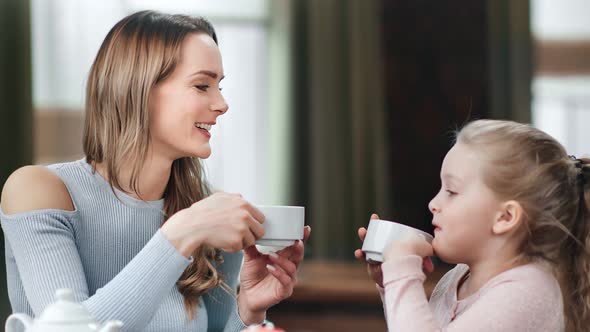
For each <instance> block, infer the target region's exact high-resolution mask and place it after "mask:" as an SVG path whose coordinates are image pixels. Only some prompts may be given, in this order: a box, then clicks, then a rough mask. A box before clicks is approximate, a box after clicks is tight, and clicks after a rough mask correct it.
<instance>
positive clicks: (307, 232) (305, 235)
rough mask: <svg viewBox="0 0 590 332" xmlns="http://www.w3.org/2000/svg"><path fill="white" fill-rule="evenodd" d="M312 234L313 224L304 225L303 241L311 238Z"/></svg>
mask: <svg viewBox="0 0 590 332" xmlns="http://www.w3.org/2000/svg"><path fill="white" fill-rule="evenodd" d="M310 235H311V226H309V225H307V226H305V227H303V242H304V243H305V242H307V239H309V236H310Z"/></svg>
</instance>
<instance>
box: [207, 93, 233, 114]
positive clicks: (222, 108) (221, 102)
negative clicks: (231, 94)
mask: <svg viewBox="0 0 590 332" xmlns="http://www.w3.org/2000/svg"><path fill="white" fill-rule="evenodd" d="M228 109H229V106H228V105H227V102H225V98H223V95H222V94H221V93H219V96H218V97H217V99H216V100H215V103H213V104H212V105H211V110H212V111H213V112H219V113H220V114H219V115H223V114H225V113H226V112H227V110H228Z"/></svg>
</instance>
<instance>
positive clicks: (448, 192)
mask: <svg viewBox="0 0 590 332" xmlns="http://www.w3.org/2000/svg"><path fill="white" fill-rule="evenodd" d="M446 192H447V194H448V195H449V196H455V195H457V193H456V192H454V191H451V190H446Z"/></svg>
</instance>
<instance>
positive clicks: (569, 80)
mask: <svg viewBox="0 0 590 332" xmlns="http://www.w3.org/2000/svg"><path fill="white" fill-rule="evenodd" d="M588 13H590V2H589V1H588V0H562V1H554V0H531V15H532V17H531V22H532V32H533V37H534V39H535V43H536V45H535V54H536V59H535V62H536V68H535V74H534V77H533V86H532V89H533V101H532V111H533V122H534V124H535V125H536V126H537V127H539V128H540V129H543V130H545V131H547V132H548V133H549V134H551V135H553V136H554V137H556V138H557V139H558V140H559V141H560V142H561V143H562V144H564V145H565V147H566V148H567V150H568V152H569V153H571V154H575V155H577V156H582V155H588V154H590V144H589V143H588V142H590V130H589V124H590V57H589V56H588V55H589V54H590V24H589V23H588Z"/></svg>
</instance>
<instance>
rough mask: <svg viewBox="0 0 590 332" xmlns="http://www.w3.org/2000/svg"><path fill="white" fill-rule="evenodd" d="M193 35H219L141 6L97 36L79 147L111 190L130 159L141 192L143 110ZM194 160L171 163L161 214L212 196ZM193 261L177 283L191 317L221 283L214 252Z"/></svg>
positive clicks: (196, 22) (197, 21) (195, 21)
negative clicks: (98, 43) (101, 172)
mask: <svg viewBox="0 0 590 332" xmlns="http://www.w3.org/2000/svg"><path fill="white" fill-rule="evenodd" d="M193 33H204V34H207V35H209V36H210V37H211V38H213V40H214V41H215V43H217V36H216V34H215V30H214V29H213V27H212V26H211V24H210V23H209V22H208V21H207V20H205V19H203V18H195V17H189V16H184V15H168V14H162V13H158V12H154V11H142V12H138V13H135V14H132V15H129V16H127V17H125V18H124V19H122V20H121V21H119V22H118V23H117V24H116V25H115V26H114V27H113V28H112V29H111V31H110V32H109V33H108V35H107V36H106V38H105V40H104V41H103V43H102V45H101V47H100V49H99V51H98V54H97V56H96V59H95V60H94V63H93V64H92V67H91V69H90V74H89V77H88V84H87V87H86V118H85V124H84V139H83V145H84V152H85V154H86V158H87V161H88V163H90V164H92V165H94V166H96V163H103V164H104V165H105V168H106V173H107V177H108V181H109V183H110V184H111V187H114V188H117V189H119V190H123V189H122V186H121V183H120V178H119V177H120V175H119V174H120V172H121V170H122V167H123V165H124V163H126V162H129V161H131V162H133V166H132V172H131V179H130V181H129V183H128V184H126V185H128V188H131V190H133V191H134V192H135V193H136V194H137V195H138V196H139V197H141V195H140V193H139V190H138V182H139V172H140V170H141V168H142V166H143V165H144V163H145V161H146V159H147V155H148V149H149V145H150V128H149V125H148V124H149V118H150V113H149V111H148V105H149V97H150V92H151V91H152V89H153V87H154V86H155V85H157V84H158V83H159V82H161V81H163V80H165V79H166V78H167V77H168V76H170V74H171V73H172V72H173V71H174V69H175V67H176V65H177V64H178V62H179V60H180V47H181V44H182V42H183V41H184V39H185V38H186V37H187V36H188V35H189V34H193ZM202 173H203V171H202V166H201V165H200V162H199V160H198V159H197V158H189V157H186V158H181V159H178V160H175V161H174V162H173V164H172V171H171V175H170V179H169V181H168V184H167V186H166V189H165V192H164V215H165V219H166V218H167V217H169V216H171V215H173V214H174V213H176V212H177V211H179V210H181V209H184V208H187V207H189V206H190V205H191V204H193V203H194V202H197V201H199V200H201V199H203V198H205V197H206V196H208V195H209V194H210V190H209V188H208V186H207V184H206V183H205V182H204V181H203V179H202ZM193 258H194V260H193V262H192V263H191V264H190V265H189V266H188V267H187V269H186V270H185V271H184V273H183V275H182V276H181V277H180V279H179V280H178V282H177V287H178V289H179V291H180V293H181V294H182V296H183V297H184V303H185V307H186V309H187V313H188V316H189V318H190V319H192V318H193V317H196V315H194V313H195V312H196V308H197V302H198V298H199V296H201V295H203V294H204V293H205V292H206V291H207V290H209V289H211V288H213V287H216V286H218V285H221V286H222V287H224V288H227V285H225V283H223V281H222V277H221V275H220V274H219V273H218V271H217V269H216V268H215V265H214V264H215V263H216V262H220V261H221V255H220V254H219V252H217V251H216V250H214V249H213V248H210V247H206V246H203V247H200V248H198V249H197V250H196V251H195V252H194V253H193Z"/></svg>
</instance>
